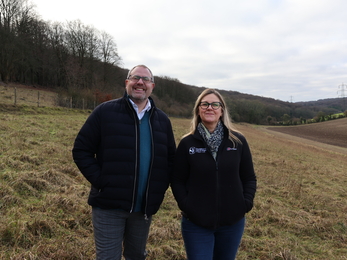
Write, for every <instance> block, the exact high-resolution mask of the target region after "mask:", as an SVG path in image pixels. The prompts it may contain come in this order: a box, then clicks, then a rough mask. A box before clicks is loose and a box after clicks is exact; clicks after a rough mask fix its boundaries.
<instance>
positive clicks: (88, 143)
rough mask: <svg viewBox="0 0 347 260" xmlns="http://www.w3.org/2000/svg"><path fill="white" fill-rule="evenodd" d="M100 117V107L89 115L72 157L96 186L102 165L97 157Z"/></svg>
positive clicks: (77, 138) (75, 144)
mask: <svg viewBox="0 0 347 260" xmlns="http://www.w3.org/2000/svg"><path fill="white" fill-rule="evenodd" d="M100 129H101V127H100V117H99V113H98V109H95V110H94V111H93V113H92V114H91V115H90V116H89V117H88V119H87V120H86V122H85V123H84V125H83V126H82V128H81V130H80V131H79V133H78V135H77V137H76V139H75V142H74V146H73V149H72V157H73V159H74V161H75V163H76V165H77V167H78V168H79V170H80V171H81V173H82V174H83V175H84V177H85V178H86V179H87V180H88V181H89V182H90V183H91V184H92V185H93V186H94V187H96V188H98V186H99V184H98V181H99V176H100V172H101V169H100V165H99V163H98V161H97V158H96V153H97V150H98V147H99V146H100V139H101V138H100V136H101V135H100Z"/></svg>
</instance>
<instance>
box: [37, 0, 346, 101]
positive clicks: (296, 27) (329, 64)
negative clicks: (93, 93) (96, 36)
mask: <svg viewBox="0 0 347 260" xmlns="http://www.w3.org/2000/svg"><path fill="white" fill-rule="evenodd" d="M31 2H32V3H33V4H34V5H36V7H35V10H36V12H37V13H38V14H39V15H40V16H41V18H42V19H43V20H45V21H49V20H50V21H57V22H66V21H74V20H77V19H79V20H80V21H81V22H82V23H83V24H84V25H90V26H93V27H95V28H96V29H98V30H101V31H105V32H107V33H108V34H110V35H112V36H113V38H114V41H115V43H116V44H117V48H118V53H119V55H120V57H121V58H122V62H123V63H122V67H124V68H126V69H130V68H132V67H133V66H134V65H137V64H146V65H147V66H149V67H150V68H151V69H152V71H153V73H154V74H155V75H156V76H169V77H171V78H176V79H178V80H180V81H181V82H183V83H186V84H189V85H194V86H198V87H210V88H217V89H225V90H234V91H238V92H241V93H246V94H252V95H257V96H264V97H271V98H274V99H279V100H283V101H292V102H299V101H314V100H318V99H325V98H336V97H338V96H341V95H343V94H344V95H345V96H347V85H346V86H345V85H344V84H347V15H346V14H347V11H346V10H347V1H345V0H209V1H207V0H146V1H143V0H142V1H141V0H132V1H115V0H97V1H95V0H94V1H91V0H83V1H82V0H59V1H57V0H55V1H47V0H31ZM342 88H343V89H345V91H341V89H342Z"/></svg>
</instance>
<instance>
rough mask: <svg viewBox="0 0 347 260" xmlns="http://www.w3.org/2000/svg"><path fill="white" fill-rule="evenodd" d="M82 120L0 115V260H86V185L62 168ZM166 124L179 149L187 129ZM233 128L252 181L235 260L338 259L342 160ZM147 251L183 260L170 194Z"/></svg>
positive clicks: (346, 204) (343, 200)
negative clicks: (243, 140)
mask: <svg viewBox="0 0 347 260" xmlns="http://www.w3.org/2000/svg"><path fill="white" fill-rule="evenodd" d="M88 115H89V113H88V112H83V111H80V110H68V109H61V108H38V107H30V106H17V107H14V106H5V105H2V106H0V122H1V124H0V214H1V215H0V259H23V260H24V259H30V260H36V259H40V260H41V259H59V260H61V259H88V260H89V259H94V257H95V252H94V241H93V233H92V225H91V218H90V213H91V209H90V207H89V206H88V205H87V197H88V192H89V184H88V182H87V181H86V180H85V179H84V178H83V176H82V175H81V174H80V173H79V171H78V169H77V168H76V166H75V165H74V163H73V161H72V158H71V149H72V145H73V141H74V138H75V136H76V134H77V132H78V131H79V129H80V127H81V126H82V124H83V123H84V121H85V119H86V118H87V116H88ZM172 123H173V127H174V132H175V136H176V141H177V142H178V141H179V138H180V137H181V136H182V135H183V134H184V133H186V132H187V129H188V127H189V123H190V122H189V120H186V119H177V118H172ZM236 126H237V128H238V129H240V130H241V131H242V132H243V133H244V134H245V136H246V137H247V139H248V142H249V144H250V147H251V149H252V153H253V159H254V164H255V169H256V172H257V177H258V192H257V194H256V198H255V207H254V209H253V210H252V211H251V212H250V213H249V214H248V215H247V227H246V230H245V234H244V237H243V241H242V244H241V247H240V251H239V254H238V258H237V259H238V260H245V259H262V260H263V259H264V260H265V259H267V260H268V259H270V260H277V259H286V260H289V259H291V260H294V259H300V260H301V259H321V260H326V259H347V258H346V256H347V248H346V243H347V221H346V213H347V195H346V194H347V188H346V187H347V176H346V169H347V158H346V155H343V154H340V153H336V152H335V153H334V152H329V151H328V150H324V149H321V148H318V147H315V146H312V145H305V144H301V143H297V142H294V141H292V140H289V139H284V138H283V137H281V138H280V137H277V136H274V135H270V134H267V133H264V132H262V131H261V130H260V129H258V128H254V127H253V126H250V125H244V124H239V125H236ZM148 250H149V253H150V255H149V257H148V259H150V260H154V259H155V260H164V259H166V260H167V259H172V260H174V259H177V260H178V259H185V252H184V248H183V242H182V238H181V234H180V212H179V210H178V208H177V205H176V202H175V201H174V199H173V196H172V194H171V191H170V190H168V192H167V196H166V198H165V201H164V203H163V204H162V206H161V209H160V211H159V212H158V214H157V215H155V216H154V218H153V224H152V227H151V233H150V236H149V241H148Z"/></svg>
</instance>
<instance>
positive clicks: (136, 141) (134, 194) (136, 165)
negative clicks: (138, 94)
mask: <svg viewBox="0 0 347 260" xmlns="http://www.w3.org/2000/svg"><path fill="white" fill-rule="evenodd" d="M128 106H129V107H130V109H131V110H132V111H134V108H133V107H132V106H131V104H130V103H129V101H128ZM133 116H134V121H135V122H138V121H139V120H138V117H137V115H136V113H134V112H133ZM135 154H136V158H135V178H134V188H133V199H132V202H131V208H130V213H132V212H133V210H134V205H135V196H136V190H137V189H136V184H137V167H138V127H137V124H135Z"/></svg>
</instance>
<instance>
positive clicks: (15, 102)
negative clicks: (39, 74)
mask: <svg viewBox="0 0 347 260" xmlns="http://www.w3.org/2000/svg"><path fill="white" fill-rule="evenodd" d="M14 105H15V106H16V105H17V88H16V87H14Z"/></svg>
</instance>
